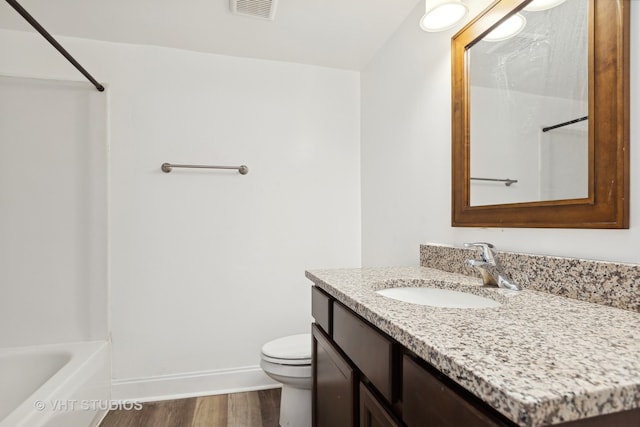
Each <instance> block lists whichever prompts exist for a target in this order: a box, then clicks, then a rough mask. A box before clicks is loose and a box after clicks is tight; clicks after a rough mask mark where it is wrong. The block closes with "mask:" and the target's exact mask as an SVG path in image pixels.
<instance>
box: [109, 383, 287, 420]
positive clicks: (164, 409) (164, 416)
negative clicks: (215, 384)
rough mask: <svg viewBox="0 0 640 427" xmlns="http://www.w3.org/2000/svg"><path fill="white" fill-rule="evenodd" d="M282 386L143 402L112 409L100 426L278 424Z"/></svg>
mask: <svg viewBox="0 0 640 427" xmlns="http://www.w3.org/2000/svg"><path fill="white" fill-rule="evenodd" d="M279 416H280V389H279V388H274V389H269V390H260V391H252V392H246V393H233V394H220V395H216V396H203V397H193V398H188V399H178V400H164V401H160V402H148V403H144V404H143V406H142V409H141V410H139V411H136V410H129V411H127V410H116V411H109V413H108V414H107V416H106V417H105V419H104V420H103V421H102V423H100V427H278V418H279Z"/></svg>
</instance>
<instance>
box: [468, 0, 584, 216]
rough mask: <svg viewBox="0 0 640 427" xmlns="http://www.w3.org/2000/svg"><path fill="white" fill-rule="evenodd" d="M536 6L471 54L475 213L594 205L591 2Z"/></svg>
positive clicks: (477, 45) (472, 199)
mask: <svg viewBox="0 0 640 427" xmlns="http://www.w3.org/2000/svg"><path fill="white" fill-rule="evenodd" d="M556 3H557V2H556ZM535 5H536V2H533V3H530V4H529V6H525V7H524V9H522V10H520V11H519V12H518V14H519V15H520V17H522V18H524V26H523V27H522V28H521V29H520V30H519V32H517V33H516V34H515V35H512V36H509V37H507V38H504V37H500V36H496V32H497V31H493V32H491V33H489V34H487V35H485V36H484V37H483V38H482V39H481V40H480V41H478V42H476V43H475V44H474V45H473V46H472V47H471V48H469V49H468V52H467V55H468V56H467V61H468V62H467V63H468V66H469V108H470V114H469V116H470V122H469V133H470V137H469V144H470V161H469V168H470V171H469V175H470V176H469V179H470V182H469V190H470V196H469V198H470V206H485V205H497V204H510V203H525V202H541V201H549V200H565V199H583V198H587V197H589V179H590V170H589V169H590V168H589V165H590V161H589V156H590V155H593V154H592V150H591V149H590V146H589V126H588V121H589V120H588V112H589V64H588V60H589V1H588V0H565V1H564V2H561V3H560V4H558V5H556V6H554V7H551V8H548V9H544V10H537V8H536V6H535ZM505 24H507V23H506V22H505ZM498 29H500V27H499V28H498ZM496 38H497V39H498V40H495V39H496ZM590 153H591V154H590Z"/></svg>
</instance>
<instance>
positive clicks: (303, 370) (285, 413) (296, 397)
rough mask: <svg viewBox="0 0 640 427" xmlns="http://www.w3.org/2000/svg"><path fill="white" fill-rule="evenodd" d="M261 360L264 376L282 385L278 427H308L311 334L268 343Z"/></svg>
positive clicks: (310, 381)
mask: <svg viewBox="0 0 640 427" xmlns="http://www.w3.org/2000/svg"><path fill="white" fill-rule="evenodd" d="M260 357H261V360H260V367H261V368H262V369H263V370H264V372H265V373H266V374H267V375H268V376H270V377H271V378H273V379H274V380H276V381H278V382H279V383H282V395H281V397H280V427H311V385H312V379H311V334H300V335H291V336H288V337H283V338H278V339H276V340H273V341H269V342H268V343H266V344H265V345H263V346H262V352H261V353H260Z"/></svg>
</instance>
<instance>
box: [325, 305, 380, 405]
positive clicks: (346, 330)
mask: <svg viewBox="0 0 640 427" xmlns="http://www.w3.org/2000/svg"><path fill="white" fill-rule="evenodd" d="M333 340H334V341H335V342H336V344H338V346H339V347H340V348H341V349H342V351H344V352H345V354H346V355H347V356H348V357H349V358H350V359H351V360H352V361H353V363H354V364H355V365H356V366H357V367H358V369H360V371H361V372H362V373H363V374H364V376H365V377H367V378H368V379H369V381H371V384H373V386H374V387H375V388H376V389H378V391H379V392H380V393H381V394H382V395H383V396H384V397H385V398H386V399H387V400H388V401H389V402H392V401H393V400H392V392H391V354H392V348H393V346H392V344H391V341H389V340H388V339H387V338H385V337H384V336H383V335H381V334H380V333H379V332H377V331H376V330H375V329H373V328H372V327H371V326H369V325H368V324H367V323H365V322H364V321H362V320H361V319H359V318H358V317H357V316H356V315H355V314H353V313H351V312H350V311H349V309H347V308H345V307H344V306H342V305H341V304H338V303H334V304H333Z"/></svg>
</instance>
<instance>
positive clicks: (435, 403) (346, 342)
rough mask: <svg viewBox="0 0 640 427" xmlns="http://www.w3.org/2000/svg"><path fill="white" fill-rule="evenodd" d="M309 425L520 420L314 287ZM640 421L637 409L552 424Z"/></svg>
mask: <svg viewBox="0 0 640 427" xmlns="http://www.w3.org/2000/svg"><path fill="white" fill-rule="evenodd" d="M312 315H313V317H314V319H315V323H314V324H313V325H312V335H313V390H312V396H313V397H312V399H313V403H312V408H313V409H312V411H313V414H312V418H313V427H358V426H359V427H404V426H406V427H459V426H474V427H517V424H515V423H514V422H512V421H511V420H509V419H507V418H506V417H505V416H504V415H502V414H500V413H499V412H498V411H496V410H495V409H493V408H492V407H491V406H489V405H488V404H487V403H485V402H483V401H482V400H480V399H479V398H478V397H476V396H475V395H473V394H472V393H470V392H469V391H467V390H465V389H464V388H463V387H461V386H460V385H459V384H457V383H455V382H454V381H453V380H451V379H450V378H448V377H447V376H446V375H444V374H442V373H441V372H439V371H438V370H437V369H435V368H434V367H433V366H431V365H429V364H428V363H427V362H425V361H424V360H422V359H420V358H419V357H418V356H417V355H415V354H414V353H413V352H411V351H410V350H408V349H407V348H405V347H403V346H402V345H401V344H400V343H398V342H397V341H395V340H394V339H393V338H391V337H389V336H388V335H386V334H385V333H384V332H382V331H380V330H378V329H377V328H376V327H375V326H374V325H372V324H370V323H369V322H367V321H366V320H365V319H363V318H361V317H360V316H358V315H357V314H356V313H354V312H353V311H352V310H351V309H349V308H347V307H346V306H344V305H343V304H341V303H340V302H338V301H337V300H336V299H335V298H334V297H332V296H330V295H329V294H327V293H325V292H324V291H322V290H321V289H319V288H317V287H315V286H314V287H313V291H312ZM557 426H562V427H610V426H616V427H632V426H633V427H638V426H640V410H632V411H626V412H618V413H613V414H608V415H602V416H598V417H593V418H586V419H582V420H577V421H571V422H566V423H561V424H557Z"/></svg>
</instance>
